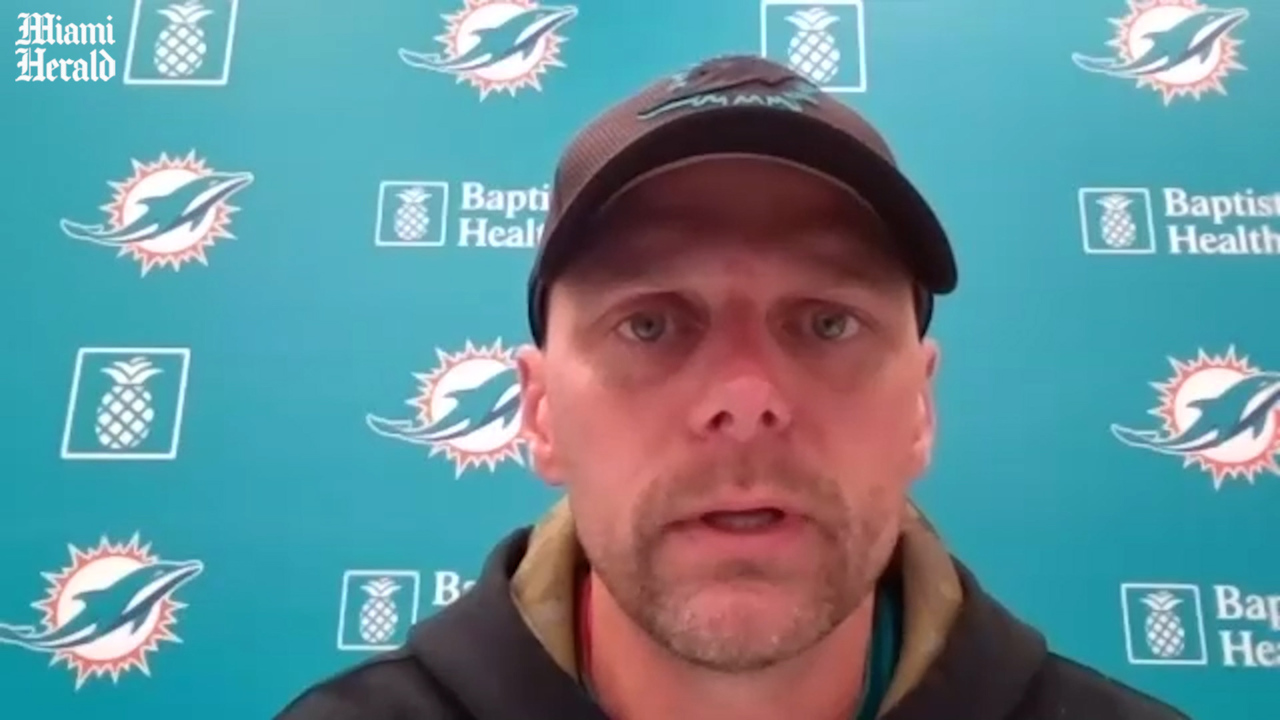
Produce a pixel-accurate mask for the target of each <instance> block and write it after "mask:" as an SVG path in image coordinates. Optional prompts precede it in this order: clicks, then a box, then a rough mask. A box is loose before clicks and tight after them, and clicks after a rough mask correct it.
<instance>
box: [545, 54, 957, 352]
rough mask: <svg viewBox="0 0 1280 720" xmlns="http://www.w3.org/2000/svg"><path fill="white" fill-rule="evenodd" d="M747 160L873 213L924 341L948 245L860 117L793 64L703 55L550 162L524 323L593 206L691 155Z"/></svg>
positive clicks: (946, 276) (585, 237) (570, 256)
mask: <svg viewBox="0 0 1280 720" xmlns="http://www.w3.org/2000/svg"><path fill="white" fill-rule="evenodd" d="M726 154H732V155H739V156H741V155H751V156H758V157H763V158H771V159H775V160H780V161H784V162H787V163H790V164H792V165H796V166H800V167H803V168H807V169H809V170H812V171H814V172H816V173H819V174H821V175H824V176H826V177H828V178H830V179H832V180H834V181H835V182H837V183H839V184H841V185H844V186H845V187H846V188H847V189H848V190H849V191H851V192H852V193H854V194H855V195H857V196H858V197H860V198H861V199H862V201H864V202H865V203H866V205H868V206H869V207H870V208H871V209H872V210H873V211H874V212H875V213H876V214H877V215H878V216H879V218H880V220H881V222H882V223H883V224H884V226H885V227H886V228H887V230H888V232H889V237H890V244H891V246H892V248H891V249H892V251H893V252H895V253H896V254H897V255H898V257H899V258H900V260H901V261H902V262H903V263H904V264H905V266H906V267H907V268H908V270H909V272H910V273H911V275H912V276H913V277H914V279H915V282H916V284H917V287H918V291H919V298H918V299H919V302H918V303H917V309H918V321H919V328H920V332H921V334H923V333H924V332H925V331H926V330H927V329H928V326H929V321H930V319H931V318H932V314H933V299H934V296H935V295H944V294H947V293H950V292H951V291H952V290H954V289H955V287H956V283H957V270H956V263H955V258H954V256H953V253H952V250H951V244H950V241H949V240H948V238H947V234H946V232H945V230H944V229H943V227H942V225H941V223H940V222H939V221H938V218H937V217H936V216H935V214H934V212H933V210H932V209H931V208H930V207H929V204H928V203H927V202H926V201H925V200H924V198H923V197H922V196H921V194H920V192H919V191H918V190H917V189H916V188H915V186H914V185H913V184H912V183H911V182H910V181H909V180H908V179H907V177H906V176H905V175H904V174H903V173H902V172H901V171H900V170H899V169H898V166H897V161H896V160H895V158H894V156H893V153H892V152H891V150H890V149H889V146H888V144H887V143H886V142H885V140H884V138H883V137H881V135H880V133H879V132H877V131H876V130H875V128H873V127H872V126H871V124H870V123H868V122H867V121H866V120H865V119H863V117H862V116H861V115H859V114H858V113H857V112H856V111H855V110H853V109H852V108H851V107H849V106H848V105H846V104H845V103H842V102H840V101H838V100H836V99H835V98H833V97H832V96H830V95H828V94H827V93H824V92H822V91H821V90H820V89H819V88H818V87H817V86H816V85H815V84H814V83H812V82H811V81H809V80H808V79H806V78H805V77H804V76H802V75H800V74H799V73H797V72H795V71H793V70H791V69H790V68H788V67H786V66H784V65H780V64H778V63H775V62H773V61H770V60H768V59H765V58H761V57H757V56H753V55H728V56H721V57H717V58H712V59H709V60H706V61H704V62H701V63H699V64H697V65H695V66H693V67H692V68H689V69H687V70H684V71H682V72H679V73H677V74H675V75H673V76H671V77H668V78H663V79H661V80H658V81H657V82H654V83H652V84H650V85H649V86H647V87H646V88H644V89H643V90H641V91H640V92H639V93H637V94H636V95H634V96H632V97H630V98H627V99H625V100H623V101H621V102H619V103H618V104H616V105H614V106H613V107H611V108H609V109H607V110H605V111H604V112H603V113H601V114H600V115H599V116H597V117H596V118H595V119H594V120H592V122H591V123H589V124H588V125H587V126H586V127H585V128H584V129H583V130H582V131H581V132H579V133H578V134H577V136H575V137H574V138H573V140H572V141H571V142H570V143H569V146H568V148H566V150H565V151H564V153H563V155H562V156H561V158H560V161H559V163H558V165H557V167H556V172H555V177H554V179H553V182H552V187H551V197H550V202H549V208H548V212H547V217H546V220H545V224H544V226H543V233H542V239H541V242H540V244H539V247H538V251H537V255H536V257H535V259H534V264H533V268H532V271H531V273H530V276H529V298H528V300H529V328H530V330H531V332H532V335H533V339H534V342H536V343H537V344H538V345H542V344H543V342H544V340H545V336H546V326H547V297H548V294H549V292H550V288H551V285H552V284H553V283H554V282H555V280H556V279H557V278H558V277H560V275H561V274H562V273H563V272H564V271H565V270H566V269H567V268H568V267H569V266H570V265H571V264H572V263H573V261H574V260H575V259H577V258H578V257H580V256H581V254H582V252H583V250H585V249H586V248H587V246H588V243H589V242H594V241H596V240H598V239H599V238H597V237H594V236H593V234H592V233H591V232H590V228H591V225H592V223H593V221H594V219H595V217H596V215H597V213H598V212H599V211H600V209H601V208H603V207H604V206H605V205H606V204H608V202H609V201H610V200H611V199H612V198H613V197H614V196H616V195H618V194H619V193H620V192H621V191H623V190H624V189H625V188H628V187H630V186H631V184H632V183H633V182H635V181H636V180H637V179H638V178H641V177H642V176H648V175H651V174H653V173H654V172H655V171H657V170H659V169H662V168H665V167H668V166H673V165H679V164H684V163H687V162H689V161H690V160H691V159H693V158H698V157H710V156H719V155H726Z"/></svg>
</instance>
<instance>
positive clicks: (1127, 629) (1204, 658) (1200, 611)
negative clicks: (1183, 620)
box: [1120, 583, 1209, 665]
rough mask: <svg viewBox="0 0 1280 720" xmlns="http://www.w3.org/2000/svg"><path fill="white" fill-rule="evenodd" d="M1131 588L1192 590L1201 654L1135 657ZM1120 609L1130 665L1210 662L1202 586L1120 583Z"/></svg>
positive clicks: (1126, 653)
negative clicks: (1131, 618)
mask: <svg viewBox="0 0 1280 720" xmlns="http://www.w3.org/2000/svg"><path fill="white" fill-rule="evenodd" d="M1130 590H1190V591H1191V595H1192V597H1194V598H1195V601H1196V630H1198V631H1199V633H1200V635H1199V637H1200V655H1199V657H1193V658H1183V659H1178V660H1160V659H1151V658H1146V659H1138V658H1136V657H1134V652H1133V624H1132V623H1131V622H1130V618H1129V591H1130ZM1120 610H1121V612H1122V613H1123V614H1124V649H1125V655H1126V656H1128V659H1129V664H1130V665H1208V664H1209V648H1208V646H1207V644H1206V643H1207V642H1208V638H1207V637H1205V629H1204V605H1203V604H1202V603H1201V600H1200V586H1199V585H1192V584H1190V583H1120Z"/></svg>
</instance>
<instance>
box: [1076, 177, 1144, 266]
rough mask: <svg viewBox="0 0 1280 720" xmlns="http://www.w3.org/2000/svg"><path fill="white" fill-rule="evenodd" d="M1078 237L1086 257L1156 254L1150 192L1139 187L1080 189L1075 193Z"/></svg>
mask: <svg viewBox="0 0 1280 720" xmlns="http://www.w3.org/2000/svg"><path fill="white" fill-rule="evenodd" d="M1077 199H1078V204H1079V212H1080V235H1081V240H1082V242H1083V244H1084V251H1085V253H1086V254H1088V255H1151V254H1154V253H1155V252H1156V236H1155V217H1154V216H1153V215H1152V204H1151V191H1150V190H1149V189H1147V188H1141V187H1084V188H1080V190H1079V192H1078V196H1077Z"/></svg>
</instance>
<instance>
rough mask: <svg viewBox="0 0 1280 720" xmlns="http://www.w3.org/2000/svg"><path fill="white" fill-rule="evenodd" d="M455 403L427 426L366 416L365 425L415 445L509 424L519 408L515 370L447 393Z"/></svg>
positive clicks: (518, 386) (409, 421) (443, 440)
mask: <svg viewBox="0 0 1280 720" xmlns="http://www.w3.org/2000/svg"><path fill="white" fill-rule="evenodd" d="M447 397H450V398H451V399H454V400H456V401H457V405H455V406H454V407H453V409H452V410H450V411H449V412H448V413H446V414H445V415H444V416H443V417H440V418H438V419H436V420H433V421H432V422H429V423H420V422H417V421H415V420H388V419H385V418H380V417H377V416H375V415H372V414H370V415H367V416H366V417H365V422H366V423H367V424H368V425H369V428H370V429H372V430H373V431H374V432H376V433H378V434H379V435H382V436H384V437H389V438H392V439H395V440H404V441H406V442H410V443H414V444H416V445H433V444H435V443H440V442H448V441H449V440H455V439H457V438H461V437H463V436H466V435H470V434H471V433H474V432H476V431H478V430H480V429H482V428H485V427H488V426H489V425H491V424H492V423H493V422H494V421H497V420H501V421H503V423H504V424H505V423H510V422H511V421H512V420H514V419H515V415H516V411H517V410H519V407H520V385H519V383H518V381H517V378H516V371H515V369H513V368H508V369H506V370H503V371H502V372H499V373H497V374H495V375H494V376H493V377H491V378H489V379H487V380H485V381H484V382H483V383H481V384H480V385H478V386H477V387H475V388H472V389H470V390H459V391H455V392H452V393H449V394H448V396H447Z"/></svg>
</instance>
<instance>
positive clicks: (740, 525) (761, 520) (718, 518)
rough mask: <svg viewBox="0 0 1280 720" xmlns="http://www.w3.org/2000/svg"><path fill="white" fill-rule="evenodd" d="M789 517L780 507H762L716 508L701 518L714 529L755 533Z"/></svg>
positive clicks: (700, 518)
mask: <svg viewBox="0 0 1280 720" xmlns="http://www.w3.org/2000/svg"><path fill="white" fill-rule="evenodd" d="M786 519H787V513H785V512H783V511H782V510H780V509H779V508H774V507H762V508H754V509H750V510H715V511H712V512H707V513H703V514H702V515H701V516H700V517H699V520H701V521H702V523H703V524H704V525H706V526H708V527H710V528H712V529H715V530H720V531H722V532H732V533H753V532H760V531H762V530H768V529H770V528H773V527H775V526H777V525H779V524H781V523H782V521H783V520H786Z"/></svg>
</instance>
